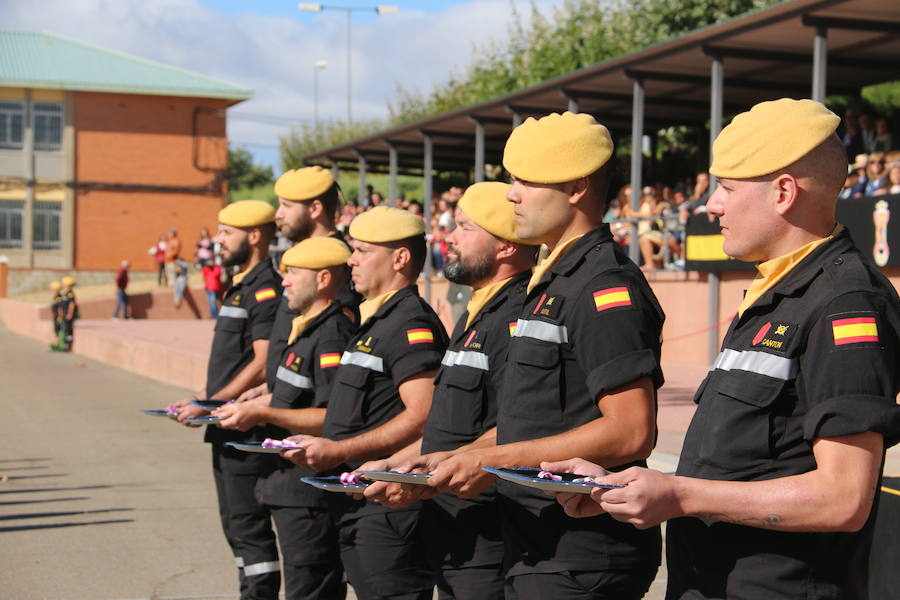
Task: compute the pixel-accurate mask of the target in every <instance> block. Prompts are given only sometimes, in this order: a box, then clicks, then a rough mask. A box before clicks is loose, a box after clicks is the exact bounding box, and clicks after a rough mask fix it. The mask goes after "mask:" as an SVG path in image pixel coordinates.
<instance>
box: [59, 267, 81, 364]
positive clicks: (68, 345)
mask: <svg viewBox="0 0 900 600" xmlns="http://www.w3.org/2000/svg"><path fill="white" fill-rule="evenodd" d="M62 298H63V303H62V319H63V334H64V335H65V340H64V342H63V347H62V351H63V352H69V351H70V350H72V342H73V341H74V339H75V319H77V318H78V317H79V316H80V315H79V314H78V301H77V300H75V280H74V279H72V278H71V277H69V276H66V277H63V278H62Z"/></svg>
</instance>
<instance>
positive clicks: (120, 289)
mask: <svg viewBox="0 0 900 600" xmlns="http://www.w3.org/2000/svg"><path fill="white" fill-rule="evenodd" d="M129 266H131V263H129V262H128V261H127V260H123V261H122V266H121V267H119V270H118V272H117V273H116V308H115V310H113V317H112V318H113V319H116V320H118V319H119V312H120V311H121V313H122V318H123V319H127V318H128V294H127V293H126V292H125V289H126V288H127V287H128V267H129Z"/></svg>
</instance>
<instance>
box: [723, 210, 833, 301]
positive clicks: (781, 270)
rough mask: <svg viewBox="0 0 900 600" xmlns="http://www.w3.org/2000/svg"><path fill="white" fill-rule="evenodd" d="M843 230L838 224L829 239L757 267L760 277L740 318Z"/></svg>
mask: <svg viewBox="0 0 900 600" xmlns="http://www.w3.org/2000/svg"><path fill="white" fill-rule="evenodd" d="M843 229H844V226H843V225H841V224H840V223H838V224H837V225H836V226H835V228H834V230H832V232H831V235H829V236H828V237H824V238H822V239H820V240H814V241H812V242H810V243H808V244H806V245H805V246H801V247H800V248H797V249H796V250H794V251H793V252H789V253H788V254H785V255H784V256H779V257H778V258H773V259H772V260H767V261H766V262H763V263H759V264H758V265H756V270H757V271H759V277H757V278H756V279H754V280H753V283H751V284H750V289H748V290H747V293H746V294H745V295H744V300H743V302H741V305H740V307H738V316H739V317H740V316H742V315H743V314H744V311H745V310H747V309H748V308H750V307H751V306H753V303H754V302H756V301H757V300H759V299H760V298H761V297H762V295H763V294H765V293H766V292H768V291H769V290H770V289H772V288H773V287H775V286H776V285H777V284H778V282H780V281H781V280H782V279H784V278H785V276H787V274H788V273H790V272H791V270H793V268H794V267H796V266H797V265H798V264H799V263H800V261H802V260H803V259H804V258H806V257H807V256H809V254H810V253H811V252H812V251H813V250H815V249H816V248H818V247H819V246H821V245H822V244H824V243H825V242H827V241H828V240H830V239H832V238H833V237H834V236H836V235H837V234H839V233H840V232H841V231H843Z"/></svg>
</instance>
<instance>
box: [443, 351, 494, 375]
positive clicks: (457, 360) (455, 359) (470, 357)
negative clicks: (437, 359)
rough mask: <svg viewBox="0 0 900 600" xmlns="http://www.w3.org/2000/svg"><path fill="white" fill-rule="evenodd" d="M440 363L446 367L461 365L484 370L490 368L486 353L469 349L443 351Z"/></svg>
mask: <svg viewBox="0 0 900 600" xmlns="http://www.w3.org/2000/svg"><path fill="white" fill-rule="evenodd" d="M441 364H442V365H445V366H448V367H455V366H458V365H463V366H466V367H474V368H476V369H482V370H484V371H487V370H488V369H490V367H489V362H488V356H487V354H485V353H483V352H472V351H470V350H460V351H459V352H455V351H453V350H447V352H445V353H444V358H442V359H441Z"/></svg>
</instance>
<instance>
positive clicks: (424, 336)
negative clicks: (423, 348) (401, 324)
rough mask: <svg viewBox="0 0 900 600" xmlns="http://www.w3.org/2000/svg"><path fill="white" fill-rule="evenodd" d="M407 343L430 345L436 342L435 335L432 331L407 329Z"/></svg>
mask: <svg viewBox="0 0 900 600" xmlns="http://www.w3.org/2000/svg"><path fill="white" fill-rule="evenodd" d="M406 341H408V342H409V343H410V344H430V343H433V342H434V334H433V333H432V332H431V330H430V329H407V330H406Z"/></svg>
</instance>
